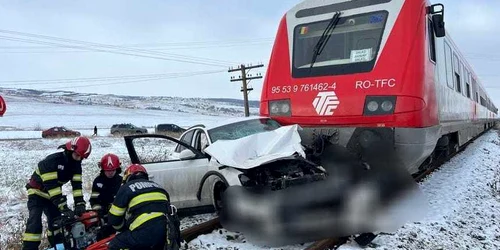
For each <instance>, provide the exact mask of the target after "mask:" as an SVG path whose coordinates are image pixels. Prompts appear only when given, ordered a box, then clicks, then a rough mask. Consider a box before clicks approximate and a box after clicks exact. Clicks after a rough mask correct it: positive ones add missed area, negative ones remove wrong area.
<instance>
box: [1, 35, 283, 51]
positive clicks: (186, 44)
mask: <svg viewBox="0 0 500 250" xmlns="http://www.w3.org/2000/svg"><path fill="white" fill-rule="evenodd" d="M273 41H274V39H268V38H266V39H255V40H239V41H205V42H177V43H143V44H114V45H112V46H121V47H129V48H156V49H154V50H165V49H192V48H194V49H196V48H212V47H233V46H247V45H248V46H252V45H261V44H269V43H272V42H273ZM159 48H163V49H159ZM0 49H2V50H22V49H24V50H43V49H52V50H58V49H62V48H56V47H52V46H0Z"/></svg>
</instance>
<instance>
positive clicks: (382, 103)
mask: <svg viewBox="0 0 500 250" xmlns="http://www.w3.org/2000/svg"><path fill="white" fill-rule="evenodd" d="M395 106H396V96H367V97H366V100H365V110H364V112H363V115H390V114H394V107H395Z"/></svg>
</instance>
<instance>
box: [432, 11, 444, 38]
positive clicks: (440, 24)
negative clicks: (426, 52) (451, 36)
mask: <svg viewBox="0 0 500 250" xmlns="http://www.w3.org/2000/svg"><path fill="white" fill-rule="evenodd" d="M428 13H429V14H431V15H432V28H433V29H434V33H435V34H436V37H444V36H446V29H445V25H444V5H442V4H433V5H431V6H430V7H429V9H428Z"/></svg>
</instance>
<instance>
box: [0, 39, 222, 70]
mask: <svg viewBox="0 0 500 250" xmlns="http://www.w3.org/2000/svg"><path fill="white" fill-rule="evenodd" d="M0 39H3V40H10V41H21V42H26V43H34V44H43V45H52V46H60V47H65V48H73V49H86V50H92V51H99V52H107V53H113V54H121V55H128V56H136V57H144V58H152V59H159V60H166V61H177V62H186V63H195V64H203V65H208V66H218V67H221V66H223V65H224V64H221V63H205V62H200V61H194V60H182V59H174V58H166V57H161V56H154V55H141V54H133V53H126V52H119V51H113V50H103V49H96V48H87V47H83V46H79V45H76V46H75V45H64V44H58V43H52V42H44V41H36V40H30V39H22V38H14V37H6V36H0Z"/></svg>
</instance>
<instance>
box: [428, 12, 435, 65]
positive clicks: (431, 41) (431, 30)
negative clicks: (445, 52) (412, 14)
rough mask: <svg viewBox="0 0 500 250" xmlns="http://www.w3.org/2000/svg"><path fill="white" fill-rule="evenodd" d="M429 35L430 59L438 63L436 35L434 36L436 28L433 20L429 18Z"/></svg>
mask: <svg viewBox="0 0 500 250" xmlns="http://www.w3.org/2000/svg"><path fill="white" fill-rule="evenodd" d="M427 23H428V24H427V35H428V36H429V50H430V51H429V52H430V59H431V61H432V62H434V63H436V37H435V36H434V28H433V25H432V20H431V19H427Z"/></svg>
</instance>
